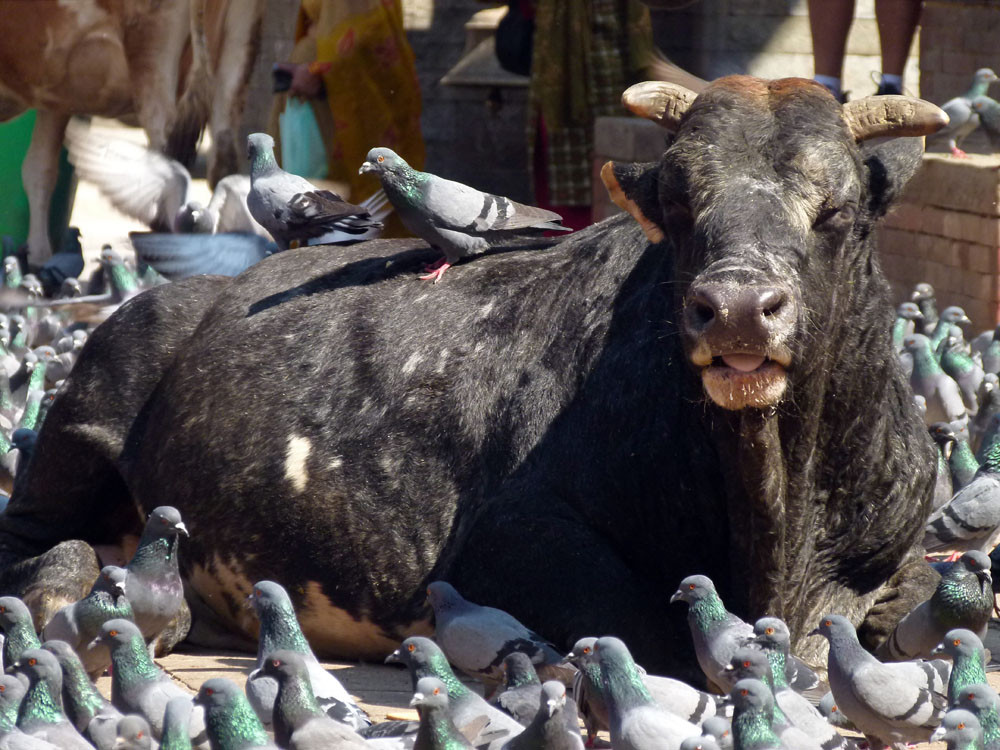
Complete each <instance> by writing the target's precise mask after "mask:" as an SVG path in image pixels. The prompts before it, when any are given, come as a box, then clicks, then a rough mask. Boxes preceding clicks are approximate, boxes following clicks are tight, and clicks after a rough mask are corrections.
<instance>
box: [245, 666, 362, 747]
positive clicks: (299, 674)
mask: <svg viewBox="0 0 1000 750" xmlns="http://www.w3.org/2000/svg"><path fill="white" fill-rule="evenodd" d="M264 676H267V677H270V678H271V679H273V680H276V681H277V683H278V696H277V701H276V702H275V704H274V714H273V722H274V739H275V741H276V742H277V743H278V744H279V745H280V746H281V747H287V748H291V749H292V750H319V749H320V748H325V747H337V748H340V747H356V748H364V747H365V741H364V740H363V739H362V738H361V736H360V735H358V734H357V733H356V732H355V731H354V730H353V729H351V728H350V727H348V726H345V725H344V724H341V723H340V722H338V721H334V720H333V719H331V718H330V717H329V716H327V714H326V712H325V711H324V710H323V709H322V708H321V707H320V705H319V703H318V702H317V700H316V696H315V695H313V691H312V687H311V685H310V683H309V672H308V668H307V666H306V662H305V659H303V658H302V655H301V654H297V653H295V652H294V651H272V652H271V653H270V654H268V656H267V658H266V659H265V660H264V665H263V667H262V668H261V669H260V670H259V671H258V672H257V677H256V678H254V679H261V678H263V677H264Z"/></svg>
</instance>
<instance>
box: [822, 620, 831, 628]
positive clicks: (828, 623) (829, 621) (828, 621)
mask: <svg viewBox="0 0 1000 750" xmlns="http://www.w3.org/2000/svg"><path fill="white" fill-rule="evenodd" d="M823 624H824V625H826V627H830V626H831V625H833V620H827V621H826V622H824V623H823Z"/></svg>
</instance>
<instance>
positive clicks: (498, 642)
mask: <svg viewBox="0 0 1000 750" xmlns="http://www.w3.org/2000/svg"><path fill="white" fill-rule="evenodd" d="M427 600H428V601H429V602H430V604H431V607H433V609H434V640H435V641H437V644H438V645H439V646H440V647H441V650H442V651H444V653H445V656H447V657H448V661H449V662H451V663H452V664H453V665H454V666H455V667H457V668H458V669H460V670H462V671H463V672H465V673H466V674H468V675H469V676H471V677H475V678H477V679H480V680H483V681H484V682H486V683H488V684H491V685H493V684H496V683H498V682H499V681H500V680H502V679H503V672H502V670H501V669H500V665H501V663H502V662H503V659H504V657H505V656H507V654H509V653H511V652H513V651H521V652H523V653H525V654H527V655H528V657H529V658H530V659H531V661H532V663H533V664H535V665H536V666H535V669H536V670H537V672H538V676H539V677H540V678H548V677H568V678H569V679H571V678H572V671H568V668H567V667H560V666H559V664H560V662H562V661H563V657H562V654H560V653H559V652H558V651H556V649H555V647H554V646H553V645H552V644H551V643H549V642H548V641H546V640H545V639H544V638H542V637H541V636H540V635H538V634H537V633H535V632H534V631H532V630H529V629H528V628H526V627H525V626H524V625H522V624H521V623H520V622H518V621H517V620H516V619H515V618H514V617H512V616H511V615H509V614H507V613H506V612H504V611H503V610H501V609H495V608H494V607H483V606H480V605H478V604H473V603H472V602H470V601H467V600H466V599H463V598H462V595H461V594H459V593H458V591H456V590H455V587H454V586H452V585H451V584H450V583H446V582H445V581H434V582H433V583H431V584H430V585H429V586H428V587H427Z"/></svg>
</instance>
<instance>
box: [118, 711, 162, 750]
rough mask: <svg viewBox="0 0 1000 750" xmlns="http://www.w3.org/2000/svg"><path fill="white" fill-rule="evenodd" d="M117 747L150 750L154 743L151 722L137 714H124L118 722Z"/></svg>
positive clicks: (130, 749) (125, 749) (128, 749)
mask: <svg viewBox="0 0 1000 750" xmlns="http://www.w3.org/2000/svg"><path fill="white" fill-rule="evenodd" d="M115 747H116V748H119V749H120V750H150V749H151V748H152V747H153V745H152V737H151V736H150V731H149V723H148V722H147V721H146V720H145V719H144V718H142V717H141V716H137V715H135V714H129V715H128V716H123V717H122V718H121V720H120V721H119V722H118V742H117V743H116V744H115Z"/></svg>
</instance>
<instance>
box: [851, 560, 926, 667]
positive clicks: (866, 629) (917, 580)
mask: <svg viewBox="0 0 1000 750" xmlns="http://www.w3.org/2000/svg"><path fill="white" fill-rule="evenodd" d="M940 580H941V576H940V575H938V574H937V572H935V570H934V569H933V568H932V567H931V566H930V565H928V564H927V563H926V562H924V561H923V560H914V561H913V562H911V563H908V564H906V565H904V566H903V567H901V568H900V569H899V570H898V571H896V574H895V575H894V576H893V577H892V578H890V579H889V582H888V583H887V584H886V586H885V589H884V591H883V593H882V595H881V596H880V597H879V598H878V599H877V600H876V601H875V604H874V605H872V608H871V609H870V610H868V614H867V615H865V619H864V621H863V622H862V623H861V626H860V627H859V628H858V638H859V639H860V640H861V643H862V644H863V645H864V646H865V648H867V649H869V650H871V651H875V650H876V649H877V648H878V647H879V646H880V645H881V644H882V643H884V642H885V640H886V639H887V638H888V637H889V636H890V635H891V634H892V631H893V630H895V629H896V625H897V624H899V621H900V620H901V619H903V617H904V616H906V614H907V613H909V611H910V610H911V609H913V608H914V607H916V606H917V605H918V604H920V603H921V602H924V601H926V600H927V599H930V598H931V595H932V594H933V593H934V589H935V588H937V585H938V581H940Z"/></svg>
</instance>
